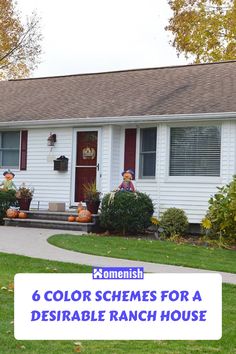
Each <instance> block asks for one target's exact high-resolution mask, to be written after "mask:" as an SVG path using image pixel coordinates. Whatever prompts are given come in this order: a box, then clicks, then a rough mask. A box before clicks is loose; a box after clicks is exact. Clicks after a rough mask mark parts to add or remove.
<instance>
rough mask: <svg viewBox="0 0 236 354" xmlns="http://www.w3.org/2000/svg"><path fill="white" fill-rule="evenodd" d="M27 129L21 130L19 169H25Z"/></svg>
mask: <svg viewBox="0 0 236 354" xmlns="http://www.w3.org/2000/svg"><path fill="white" fill-rule="evenodd" d="M27 145H28V130H22V131H21V147H20V170H23V171H25V170H26V169H27Z"/></svg>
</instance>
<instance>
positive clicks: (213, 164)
mask: <svg viewBox="0 0 236 354" xmlns="http://www.w3.org/2000/svg"><path fill="white" fill-rule="evenodd" d="M220 155H221V129H220V127H219V126H205V127H181V128H180V127H179V128H171V129H170V171H169V173H170V176H220Z"/></svg>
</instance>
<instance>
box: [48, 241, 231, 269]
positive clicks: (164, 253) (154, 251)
mask: <svg viewBox="0 0 236 354" xmlns="http://www.w3.org/2000/svg"><path fill="white" fill-rule="evenodd" d="M48 242H49V243H51V244H52V245H55V246H58V247H61V248H65V249H67V250H73V251H77V252H82V253H88V254H96V255H100V256H107V257H115V258H124V259H132V260H137V261H146V262H153V263H162V264H173V265H179V266H185V267H191V268H201V269H208V270H216V271H222V272H230V273H236V261H235V259H236V252H235V251H233V250H225V249H219V248H207V247H203V246H192V245H188V244H176V243H173V242H169V241H157V240H144V239H137V238H125V237H111V236H108V237H104V236H96V235H84V236H76V235H66V234H62V235H54V236H51V237H50V238H49V239H48Z"/></svg>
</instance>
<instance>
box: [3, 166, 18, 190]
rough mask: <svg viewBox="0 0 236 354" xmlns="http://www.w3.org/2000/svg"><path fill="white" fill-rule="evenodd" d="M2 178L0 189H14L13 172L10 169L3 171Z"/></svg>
mask: <svg viewBox="0 0 236 354" xmlns="http://www.w3.org/2000/svg"><path fill="white" fill-rule="evenodd" d="M3 176H4V180H3V181H2V183H1V184H0V187H1V189H3V190H5V191H8V190H16V189H17V188H16V185H15V183H14V182H13V178H14V177H15V174H14V173H13V172H11V171H10V170H8V171H5V172H3Z"/></svg>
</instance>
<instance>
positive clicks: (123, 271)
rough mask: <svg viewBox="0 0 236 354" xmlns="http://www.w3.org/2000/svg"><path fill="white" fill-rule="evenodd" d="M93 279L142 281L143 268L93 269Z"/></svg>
mask: <svg viewBox="0 0 236 354" xmlns="http://www.w3.org/2000/svg"><path fill="white" fill-rule="evenodd" d="M92 274H93V279H98V280H99V279H103V280H104V279H143V278H144V268H143V267H121V268H120V267H103V268H93V272H92Z"/></svg>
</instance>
